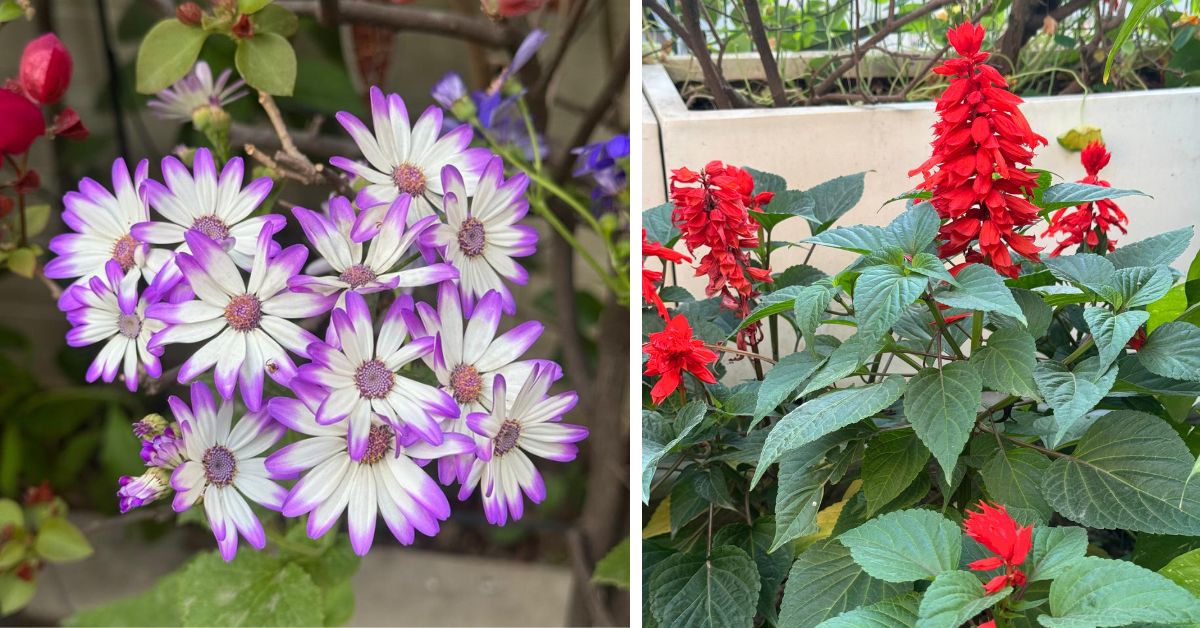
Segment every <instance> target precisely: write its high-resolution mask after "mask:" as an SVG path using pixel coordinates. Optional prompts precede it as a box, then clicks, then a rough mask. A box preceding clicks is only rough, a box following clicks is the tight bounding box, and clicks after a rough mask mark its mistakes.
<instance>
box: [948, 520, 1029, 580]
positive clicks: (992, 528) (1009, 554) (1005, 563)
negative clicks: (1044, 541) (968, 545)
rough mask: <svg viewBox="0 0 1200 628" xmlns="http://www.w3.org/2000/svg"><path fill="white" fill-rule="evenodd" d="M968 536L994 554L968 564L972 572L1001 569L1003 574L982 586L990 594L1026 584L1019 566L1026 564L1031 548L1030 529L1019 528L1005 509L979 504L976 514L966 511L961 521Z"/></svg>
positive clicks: (1023, 573) (1026, 527)
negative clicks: (964, 517) (965, 516)
mask: <svg viewBox="0 0 1200 628" xmlns="http://www.w3.org/2000/svg"><path fill="white" fill-rule="evenodd" d="M963 527H964V528H966V531H967V536H969V537H971V538H972V539H974V540H975V541H976V542H977V543H979V544H980V545H982V546H984V547H985V548H987V550H988V551H990V552H992V553H993V554H995V556H990V557H988V558H981V559H979V560H977V561H974V562H972V563H971V564H969V565H967V567H968V568H970V569H972V570H975V571H992V570H993V569H1001V568H1003V569H1004V573H1002V574H1000V575H998V576H995V577H993V578H992V579H991V580H989V581H988V582H987V584H986V585H984V587H983V588H984V590H985V591H986V592H987V593H988V595H991V594H993V593H996V592H997V591H999V590H1001V589H1003V588H1004V587H1006V586H1010V585H1011V586H1014V587H1019V586H1023V585H1024V584H1025V572H1023V571H1021V570H1020V569H1019V567H1020V566H1021V563H1023V562H1025V558H1026V557H1027V556H1028V555H1029V550H1030V549H1031V548H1032V547H1033V526H1031V525H1030V526H1024V527H1021V526H1020V525H1018V524H1017V522H1016V521H1015V520H1013V518H1012V517H1010V516H1009V514H1008V511H1007V510H1006V509H1005V508H1004V506H994V507H993V506H989V505H988V504H986V503H984V502H982V501H981V502H979V512H973V511H967V519H966V521H964V522H963Z"/></svg>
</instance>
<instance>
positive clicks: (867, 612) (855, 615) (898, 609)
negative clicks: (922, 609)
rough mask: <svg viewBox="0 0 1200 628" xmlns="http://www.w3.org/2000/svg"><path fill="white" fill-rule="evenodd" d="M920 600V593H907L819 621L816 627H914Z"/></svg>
mask: <svg viewBox="0 0 1200 628" xmlns="http://www.w3.org/2000/svg"><path fill="white" fill-rule="evenodd" d="M920 602H921V596H920V594H918V593H908V594H906V595H901V596H899V597H894V598H889V599H886V600H883V601H882V602H876V603H874V604H867V605H866V606H860V607H858V608H856V609H854V610H852V611H849V612H846V613H842V614H841V615H838V616H837V617H834V618H832V619H827V620H825V621H823V622H821V623H820V624H818V625H817V628H914V627H915V626H916V625H917V606H918V604H920Z"/></svg>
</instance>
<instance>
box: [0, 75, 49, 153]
mask: <svg viewBox="0 0 1200 628" xmlns="http://www.w3.org/2000/svg"><path fill="white" fill-rule="evenodd" d="M0 120H3V121H4V124H0V154H3V155H20V154H21V153H24V152H25V151H27V150H29V146H30V145H31V144H33V140H35V139H37V138H38V137H39V136H41V135H42V134H44V133H45V132H46V121H45V120H44V119H42V112H41V111H40V110H38V108H37V105H35V104H33V103H31V102H29V99H28V98H25V97H24V96H21V95H20V94H17V93H15V92H11V91H9V90H7V89H0Z"/></svg>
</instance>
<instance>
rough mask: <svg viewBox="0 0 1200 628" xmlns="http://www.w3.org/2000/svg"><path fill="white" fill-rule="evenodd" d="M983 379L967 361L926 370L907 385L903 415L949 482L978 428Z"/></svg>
mask: <svg viewBox="0 0 1200 628" xmlns="http://www.w3.org/2000/svg"><path fill="white" fill-rule="evenodd" d="M982 393H983V380H982V379H980V377H979V374H978V373H976V372H975V369H974V368H972V367H971V365H970V364H968V363H966V362H951V363H950V364H947V365H945V366H944V367H943V368H941V369H940V370H939V369H923V370H921V371H920V372H919V373H917V374H916V375H915V376H914V377H913V378H912V379H910V380H909V382H908V390H907V391H905V393H904V416H905V417H906V418H908V422H909V423H911V424H912V426H913V429H914V430H916V432H917V436H920V437H921V441H922V442H924V443H925V446H926V447H928V448H929V451H931V452H933V455H934V457H935V458H937V461H938V464H939V465H940V466H941V467H942V473H943V474H944V476H945V477H946V479H947V480H949V478H950V477H951V475H952V474H953V473H954V467H955V465H956V464H957V463H958V455H959V454H960V453H961V452H962V450H963V447H964V446H965V445H966V444H967V439H968V438H969V437H970V436H971V429H972V428H974V427H975V413H976V411H977V410H978V409H979V404H980V399H981V396H982Z"/></svg>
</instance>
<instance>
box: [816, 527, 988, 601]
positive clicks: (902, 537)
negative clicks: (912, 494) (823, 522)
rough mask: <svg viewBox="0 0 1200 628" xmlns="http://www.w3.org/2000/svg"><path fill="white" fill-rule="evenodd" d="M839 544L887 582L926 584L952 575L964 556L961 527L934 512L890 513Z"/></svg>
mask: <svg viewBox="0 0 1200 628" xmlns="http://www.w3.org/2000/svg"><path fill="white" fill-rule="evenodd" d="M838 540H839V541H841V543H842V545H845V546H846V547H848V548H850V554H851V555H852V556H853V557H854V562H856V563H858V564H859V565H861V566H862V568H863V569H864V570H865V571H866V572H867V573H868V574H870V575H871V576H872V577H874V578H878V579H880V580H885V581H887V582H911V581H913V580H925V579H930V578H934V577H936V576H937V575H938V574H941V573H944V572H947V571H953V570H954V569H957V568H958V559H959V556H960V555H961V554H962V532H961V531H960V530H959V529H958V526H957V525H954V522H952V521H950V520H949V519H946V518H945V517H943V516H941V515H939V514H938V513H936V512H933V511H931V510H900V511H897V512H890V513H887V514H885V515H882V516H880V517H876V518H875V519H872V520H870V521H868V522H866V523H864V524H863V525H861V526H858V527H857V528H854V529H853V530H850V531H849V532H844V533H842V535H841V536H840V537H838ZM976 582H978V581H976ZM981 588H982V587H981Z"/></svg>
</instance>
